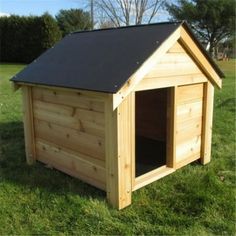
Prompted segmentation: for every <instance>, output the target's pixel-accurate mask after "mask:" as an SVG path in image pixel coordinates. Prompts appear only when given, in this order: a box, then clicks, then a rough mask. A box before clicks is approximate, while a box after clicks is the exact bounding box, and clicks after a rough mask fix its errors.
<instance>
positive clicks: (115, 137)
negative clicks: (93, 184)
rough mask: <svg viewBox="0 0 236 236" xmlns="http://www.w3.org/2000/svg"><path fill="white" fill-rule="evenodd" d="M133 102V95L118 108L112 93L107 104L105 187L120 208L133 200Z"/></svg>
mask: <svg viewBox="0 0 236 236" xmlns="http://www.w3.org/2000/svg"><path fill="white" fill-rule="evenodd" d="M133 105H134V104H133V96H132V95H129V96H127V97H126V98H125V99H124V101H123V102H122V103H121V104H120V105H119V107H118V108H116V109H115V110H113V96H112V95H111V97H110V98H109V100H108V101H107V102H106V105H105V106H106V108H105V119H106V121H105V126H106V128H105V130H106V131H105V143H106V191H107V198H108V201H109V202H110V204H111V205H112V206H113V207H116V208H118V209H122V208H124V207H126V206H128V205H130V204H131V195H132V166H133V163H132V158H133V155H134V150H133V149H134V145H133V140H134V135H133V133H132V132H133V129H132V127H133V120H132V119H133V117H134V116H133V114H132V111H133Z"/></svg>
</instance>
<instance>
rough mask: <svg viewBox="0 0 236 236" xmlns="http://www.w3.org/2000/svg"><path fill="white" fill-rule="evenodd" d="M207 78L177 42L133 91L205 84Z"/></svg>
mask: <svg viewBox="0 0 236 236" xmlns="http://www.w3.org/2000/svg"><path fill="white" fill-rule="evenodd" d="M206 81H207V78H206V76H205V74H204V73H203V72H202V70H201V69H200V68H199V66H198V65H197V64H196V62H195V61H194V60H193V59H192V58H191V56H190V55H189V54H188V52H187V51H186V50H185V49H184V48H183V46H182V45H181V44H180V43H179V42H178V41H177V42H175V43H174V45H173V46H172V47H171V48H170V49H169V50H168V51H167V52H166V53H165V54H164V55H163V56H162V58H161V59H160V60H159V61H158V62H156V64H155V65H154V66H153V67H152V69H151V70H150V71H149V72H148V73H147V74H146V75H145V76H144V78H143V80H142V81H141V82H140V83H139V84H138V85H137V86H136V87H135V91H141V90H147V89H156V88H164V87H172V86H178V85H189V84H196V83H201V82H206Z"/></svg>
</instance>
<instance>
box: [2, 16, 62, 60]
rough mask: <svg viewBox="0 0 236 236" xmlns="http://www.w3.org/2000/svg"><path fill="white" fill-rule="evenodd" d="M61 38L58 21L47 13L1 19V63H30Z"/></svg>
mask: <svg viewBox="0 0 236 236" xmlns="http://www.w3.org/2000/svg"><path fill="white" fill-rule="evenodd" d="M60 38H61V31H60V29H59V27H58V25H57V22H56V20H55V19H54V18H53V17H52V16H50V15H49V14H47V13H46V14H44V15H42V16H27V17H26V16H16V15H12V16H10V17H0V61H1V62H18V63H30V62H32V61H33V60H34V59H35V58H37V57H38V56H39V55H40V54H42V53H43V52H44V51H45V50H47V49H48V48H50V47H52V46H53V45H54V44H55V43H56V42H57V41H58V40H59V39H60Z"/></svg>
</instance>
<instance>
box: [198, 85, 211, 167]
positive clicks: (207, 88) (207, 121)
mask: <svg viewBox="0 0 236 236" xmlns="http://www.w3.org/2000/svg"><path fill="white" fill-rule="evenodd" d="M213 103H214V87H213V85H212V84H211V83H210V82H208V83H205V84H204V106H203V107H204V110H203V127H202V150H201V163H202V164H204V165H205V164H207V163H209V162H210V160H211V136H212V120H213V107H214V106H213Z"/></svg>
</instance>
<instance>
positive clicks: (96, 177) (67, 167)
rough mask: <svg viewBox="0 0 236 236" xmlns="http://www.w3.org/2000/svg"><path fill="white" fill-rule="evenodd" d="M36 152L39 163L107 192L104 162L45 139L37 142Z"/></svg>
mask: <svg viewBox="0 0 236 236" xmlns="http://www.w3.org/2000/svg"><path fill="white" fill-rule="evenodd" d="M36 151H37V154H38V160H39V161H42V162H43V163H45V164H48V165H52V166H53V167H55V168H57V169H59V170H61V171H63V172H65V173H67V174H69V175H72V176H75V177H77V178H79V179H81V180H83V181H85V182H87V183H90V184H92V185H94V186H96V187H98V188H100V189H103V190H105V176H106V174H105V167H104V162H101V161H100V162H99V161H97V160H94V159H92V158H91V157H89V156H86V155H84V154H81V153H78V152H73V151H71V150H70V149H66V148H64V147H61V146H60V145H57V144H54V143H51V142H48V141H45V140H43V139H37V140H36Z"/></svg>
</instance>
